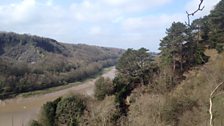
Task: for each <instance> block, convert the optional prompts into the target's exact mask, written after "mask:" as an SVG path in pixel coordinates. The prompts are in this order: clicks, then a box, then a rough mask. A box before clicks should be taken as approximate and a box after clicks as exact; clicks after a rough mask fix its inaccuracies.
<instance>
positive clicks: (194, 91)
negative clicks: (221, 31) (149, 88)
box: [127, 50, 224, 126]
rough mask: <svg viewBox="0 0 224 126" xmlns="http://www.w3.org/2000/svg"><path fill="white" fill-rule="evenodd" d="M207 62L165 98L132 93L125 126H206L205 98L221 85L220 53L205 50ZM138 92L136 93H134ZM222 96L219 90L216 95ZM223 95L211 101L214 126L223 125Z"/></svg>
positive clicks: (223, 67) (223, 57)
mask: <svg viewBox="0 0 224 126" xmlns="http://www.w3.org/2000/svg"><path fill="white" fill-rule="evenodd" d="M206 54H207V55H209V56H211V58H210V61H209V62H208V63H206V64H205V65H203V66H199V67H197V68H194V69H193V70H191V71H189V72H188V73H186V74H185V76H186V80H184V81H183V82H182V83H181V84H180V85H178V86H177V87H176V88H175V89H174V90H173V91H171V92H170V93H168V94H165V95H155V94H147V93H146V94H144V93H143V94H140V95H138V93H135V94H134V93H133V94H132V95H138V96H135V98H134V99H135V101H134V102H133V103H131V105H130V108H129V109H130V111H129V113H128V117H127V118H128V120H129V121H128V124H127V125H129V126H132V125H133V126H134V125H138V126H144V125H149V124H150V126H154V125H156V126H167V125H171V126H173V125H180V126H206V125H209V112H208V110H209V95H210V93H211V91H212V90H213V89H214V88H215V87H216V86H217V85H218V84H219V83H220V82H223V81H224V53H222V54H217V52H216V51H214V50H208V51H207V52H206ZM136 92H139V91H136ZM220 92H223V91H222V90H219V91H218V93H220ZM223 103H224V93H221V94H220V95H218V96H216V97H215V98H214V109H213V112H214V113H215V114H214V125H215V126H221V125H224V104H223Z"/></svg>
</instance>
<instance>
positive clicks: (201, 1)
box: [186, 0, 205, 26]
mask: <svg viewBox="0 0 224 126" xmlns="http://www.w3.org/2000/svg"><path fill="white" fill-rule="evenodd" d="M203 2H204V0H200V3H199V5H198V9H197V10H195V11H194V12H192V13H189V12H188V11H186V13H187V19H188V22H187V23H186V24H187V25H188V26H190V24H191V20H190V16H194V15H195V14H196V13H197V12H198V11H202V10H203V9H204V8H205V6H203V7H202V4H203Z"/></svg>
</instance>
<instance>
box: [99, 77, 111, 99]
mask: <svg viewBox="0 0 224 126" xmlns="http://www.w3.org/2000/svg"><path fill="white" fill-rule="evenodd" d="M113 91H114V86H113V82H112V81H111V80H110V79H109V78H104V77H100V78H99V79H98V80H97V81H96V82H95V97H96V98H97V99H98V100H103V99H104V98H105V96H107V95H111V94H112V93H113Z"/></svg>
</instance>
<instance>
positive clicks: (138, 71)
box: [116, 48, 156, 85]
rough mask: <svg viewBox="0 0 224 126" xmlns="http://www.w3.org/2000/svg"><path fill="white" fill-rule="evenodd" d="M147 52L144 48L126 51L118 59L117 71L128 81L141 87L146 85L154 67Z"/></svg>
mask: <svg viewBox="0 0 224 126" xmlns="http://www.w3.org/2000/svg"><path fill="white" fill-rule="evenodd" d="M147 51H148V50H147V49H145V48H141V49H139V50H133V49H128V50H127V51H126V52H125V53H124V54H123V55H122V56H121V58H120V59H119V61H118V63H117V65H116V68H117V70H118V71H119V72H120V73H121V74H123V75H124V76H126V77H127V78H129V79H130V80H133V81H136V82H138V83H140V84H142V85H143V84H148V83H149V80H150V79H151V77H152V74H153V72H154V71H155V70H156V67H155V64H153V62H152V61H153V59H152V58H153V57H152V56H151V55H150V54H149V53H148V52H147ZM151 73H152V74H151Z"/></svg>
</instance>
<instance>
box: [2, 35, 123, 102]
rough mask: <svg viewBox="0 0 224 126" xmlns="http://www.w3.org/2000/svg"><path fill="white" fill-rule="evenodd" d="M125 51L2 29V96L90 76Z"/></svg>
mask: <svg viewBox="0 0 224 126" xmlns="http://www.w3.org/2000/svg"><path fill="white" fill-rule="evenodd" d="M122 52H123V50H120V49H115V48H104V47H97V46H88V45H82V44H78V45H72V44H62V43H59V42H57V41H56V40H53V39H48V38H43V37H38V36H31V35H26V34H24V35H19V34H16V33H5V32H1V33H0V99H5V98H8V97H12V96H15V95H17V94H19V93H22V92H28V91H33V90H40V89H45V88H49V87H55V86H59V85H64V84H68V83H71V82H75V81H80V80H83V79H86V78H87V77H90V76H92V75H95V74H96V73H98V72H99V71H101V70H102V69H103V68H105V67H108V66H112V65H114V64H115V63H116V61H117V59H118V57H119V56H120V55H121V54H122Z"/></svg>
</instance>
